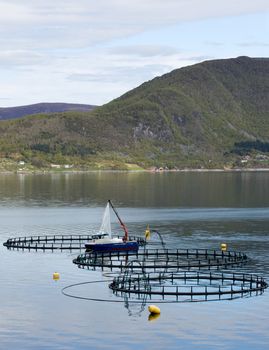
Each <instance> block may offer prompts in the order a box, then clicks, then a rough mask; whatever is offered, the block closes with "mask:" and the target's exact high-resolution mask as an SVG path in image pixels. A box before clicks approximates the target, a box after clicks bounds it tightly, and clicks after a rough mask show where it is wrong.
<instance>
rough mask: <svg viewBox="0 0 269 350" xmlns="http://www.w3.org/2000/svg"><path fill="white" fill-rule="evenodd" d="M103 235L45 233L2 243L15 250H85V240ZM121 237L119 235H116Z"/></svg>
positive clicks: (132, 239)
mask: <svg viewBox="0 0 269 350" xmlns="http://www.w3.org/2000/svg"><path fill="white" fill-rule="evenodd" d="M102 237H104V235H101V234H98V235H47V236H28V237H17V238H10V239H8V240H7V241H6V242H5V243H4V244H3V245H4V246H5V247H7V248H8V249H16V250H29V251H30V250H35V251H38V250H41V251H42V250H43V251H54V250H59V251H64V250H85V242H88V241H91V240H94V239H96V238H98V239H100V238H102ZM117 237H118V238H122V237H121V236H117ZM129 240H130V241H137V242H138V244H139V245H140V246H143V245H145V244H146V240H145V239H144V238H142V237H136V236H129Z"/></svg>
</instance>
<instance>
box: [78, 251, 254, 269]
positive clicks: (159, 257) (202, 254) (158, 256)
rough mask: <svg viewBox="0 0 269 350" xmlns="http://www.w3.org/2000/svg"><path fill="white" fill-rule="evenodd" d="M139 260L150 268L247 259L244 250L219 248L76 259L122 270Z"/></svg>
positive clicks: (90, 255)
mask: <svg viewBox="0 0 269 350" xmlns="http://www.w3.org/2000/svg"><path fill="white" fill-rule="evenodd" d="M133 260H135V261H139V264H138V265H137V266H135V267H130V268H133V269H135V270H137V269H140V270H141V271H143V270H146V269H151V270H153V271H159V270H165V271H168V270H171V271H172V270H176V271H177V270H179V269H186V270H191V269H198V270H200V269H205V268H206V269H211V268H212V269H213V268H215V269H216V268H217V269H218V268H220V267H222V268H228V267H234V266H238V265H241V264H243V263H245V262H247V256H246V254H244V253H241V252H232V251H217V250H209V249H146V247H144V249H143V248H142V249H140V250H139V251H137V252H132V251H131V252H89V253H84V254H80V255H79V256H78V257H77V258H75V259H74V260H73V263H74V264H76V265H78V267H79V268H88V269H96V268H101V269H104V268H107V269H110V270H111V271H112V270H113V269H119V270H120V271H123V270H124V269H125V268H126V266H127V265H128V264H129V263H130V262H131V261H133Z"/></svg>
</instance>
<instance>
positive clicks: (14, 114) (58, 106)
mask: <svg viewBox="0 0 269 350" xmlns="http://www.w3.org/2000/svg"><path fill="white" fill-rule="evenodd" d="M95 107H96V106H92V105H85V104H75V103H36V104H32V105H27V106H19V107H6V108H1V107H0V119H2V120H4V119H15V118H21V117H24V116H27V115H32V114H40V113H43V114H48V113H57V112H66V111H84V112H85V111H91V110H93V109H94V108H95Z"/></svg>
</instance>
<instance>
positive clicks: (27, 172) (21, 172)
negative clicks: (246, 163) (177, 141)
mask: <svg viewBox="0 0 269 350" xmlns="http://www.w3.org/2000/svg"><path fill="white" fill-rule="evenodd" d="M209 172H211V173H236V172H237V173H238V172H269V168H234V169H221V168H215V169H189V168H186V169H171V170H151V169H141V170H111V169H107V170H105V169H102V170H96V169H92V170H90V169H89V170H58V171H56V170H50V169H48V170H15V171H11V170H10V171H9V170H0V174H1V175H11V174H14V175H15V174H17V175H18V174H19V175H35V174H36V175H40V174H84V173H151V174H164V173H209Z"/></svg>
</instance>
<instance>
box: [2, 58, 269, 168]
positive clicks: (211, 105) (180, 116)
mask: <svg viewBox="0 0 269 350" xmlns="http://www.w3.org/2000/svg"><path fill="white" fill-rule="evenodd" d="M0 135H1V139H0V152H2V154H4V153H5V154H6V155H10V154H17V155H18V154H19V155H22V156H24V157H25V158H26V159H27V157H28V158H31V157H38V158H41V159H42V160H45V161H47V162H51V161H57V162H66V161H67V160H69V161H70V160H71V161H72V162H74V163H76V162H77V163H79V164H84V165H85V166H86V165H87V164H91V165H93V166H95V165H96V164H99V163H102V164H104V167H106V166H107V164H112V163H113V164H114V165H115V167H117V166H120V167H121V166H122V164H124V163H135V164H139V165H140V166H142V167H149V166H153V165H155V166H167V167H175V166H176V167H185V166H191V167H217V166H234V165H235V164H236V162H238V159H240V157H241V156H242V154H243V155H244V152H245V151H246V152H245V153H249V152H252V151H254V153H255V152H256V153H259V152H266V149H267V148H266V147H267V146H269V143H268V141H269V59H268V58H249V57H238V58H232V59H224V60H213V61H205V62H202V63H199V64H196V65H193V66H189V67H184V68H181V69H177V70H174V71H172V72H170V73H168V74H165V75H163V76H161V77H157V78H155V79H153V80H151V81H148V82H146V83H144V84H142V85H141V86H139V87H137V88H136V89H134V90H132V91H129V92H128V93H126V94H124V95H123V96H121V97H119V98H117V99H115V100H113V101H111V102H110V103H108V104H106V105H104V106H101V107H97V108H96V109H94V110H93V111H92V112H86V113H80V112H63V113H58V114H54V115H45V116H42V115H41V116H32V117H27V118H23V119H19V120H14V121H2V122H1V123H0ZM246 145H247V146H246ZM240 152H241V154H240ZM114 165H113V166H114Z"/></svg>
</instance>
